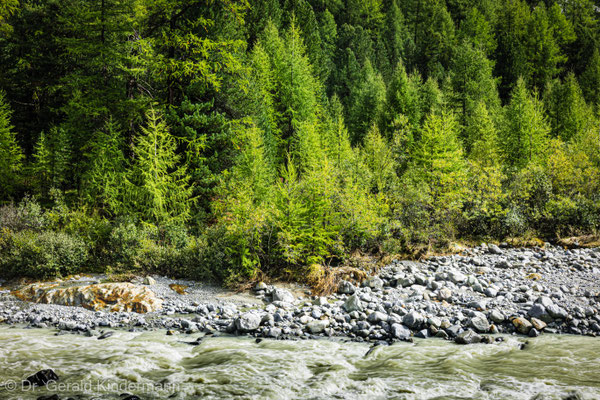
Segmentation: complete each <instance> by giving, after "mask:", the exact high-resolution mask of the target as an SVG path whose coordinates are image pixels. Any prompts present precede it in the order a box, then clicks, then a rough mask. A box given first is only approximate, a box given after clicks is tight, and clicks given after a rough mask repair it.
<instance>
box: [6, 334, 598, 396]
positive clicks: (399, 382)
mask: <svg viewBox="0 0 600 400" xmlns="http://www.w3.org/2000/svg"><path fill="white" fill-rule="evenodd" d="M55 333H56V331H55V330H50V329H23V328H18V327H8V326H2V327H0V385H2V386H3V387H2V388H0V398H1V399H37V398H38V397H40V396H44V395H52V394H58V395H59V398H60V399H66V398H68V397H69V396H70V397H72V398H81V399H92V398H96V399H100V398H102V399H104V398H105V399H115V398H119V397H118V396H119V395H120V394H124V393H129V394H134V395H137V396H139V397H140V398H142V399H165V398H169V396H172V397H170V398H174V399H194V398H203V399H229V398H244V399H263V398H269V399H288V398H301V399H323V398H334V399H335V398H337V399H378V398H381V399H384V398H392V399H533V398H535V399H539V400H541V399H563V398H565V396H568V395H569V393H571V394H572V392H573V391H575V392H576V393H577V395H579V396H580V397H573V399H579V398H583V399H598V398H600V367H599V366H600V341H599V340H598V338H591V337H584V336H574V335H542V336H540V337H537V338H525V337H519V336H512V335H503V336H499V337H502V339H503V341H501V342H496V343H494V344H491V345H490V344H475V345H469V346H460V345H456V344H454V343H452V342H449V341H444V340H439V339H428V340H419V339H415V341H414V343H405V342H398V343H394V344H393V345H391V346H383V345H382V346H377V347H375V348H374V349H373V350H372V351H371V352H369V354H367V352H368V351H369V349H370V348H371V344H367V343H355V342H347V341H343V340H330V339H322V340H297V341H289V340H288V341H283V340H261V341H259V343H257V340H256V339H254V338H249V337H235V336H220V337H204V338H203V339H202V340H201V341H200V343H199V344H198V345H190V344H186V343H184V342H186V341H188V342H189V341H191V340H192V339H196V338H197V337H198V336H199V335H173V336H168V335H166V334H165V331H163V330H157V331H150V332H137V333H136V332H125V331H116V332H115V334H114V335H113V336H111V337H109V338H107V339H104V340H98V338H97V337H85V336H82V335H73V334H66V335H59V336H56V335H55ZM200 336H201V335H200ZM526 341H527V344H526V345H525V346H523V345H524V344H525V342H526ZM46 368H51V369H53V370H54V371H55V372H56V373H57V374H58V376H59V377H60V380H59V382H57V383H54V384H51V385H49V387H48V388H43V389H39V388H38V389H36V390H35V392H32V391H30V390H22V389H21V384H20V382H21V381H22V380H23V379H24V378H25V377H27V376H28V375H30V374H33V373H35V372H37V371H39V370H42V369H46ZM15 385H16V386H17V387H16V388H15V387H14V386H15ZM536 396H537V397H536Z"/></svg>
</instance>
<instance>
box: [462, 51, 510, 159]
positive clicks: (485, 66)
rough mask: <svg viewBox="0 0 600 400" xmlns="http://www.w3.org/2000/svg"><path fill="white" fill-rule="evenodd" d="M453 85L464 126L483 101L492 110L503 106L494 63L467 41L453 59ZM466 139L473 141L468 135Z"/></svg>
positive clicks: (468, 148)
mask: <svg viewBox="0 0 600 400" xmlns="http://www.w3.org/2000/svg"><path fill="white" fill-rule="evenodd" d="M451 85H452V97H453V101H454V103H455V104H454V105H455V107H456V110H457V114H458V115H459V116H460V122H461V123H462V125H463V126H466V125H467V123H466V120H467V119H468V118H470V117H471V115H472V114H473V112H474V108H475V107H476V106H477V105H478V104H479V103H484V104H485V106H486V108H487V110H488V111H490V112H495V111H496V110H497V109H498V107H499V106H500V101H499V98H498V94H497V89H496V81H495V79H494V77H493V76H492V64H491V63H490V62H489V60H488V59H487V58H486V56H485V53H484V52H483V51H482V50H480V49H477V48H476V47H473V46H472V45H471V44H470V43H468V42H463V44H462V45H461V46H459V47H458V48H456V52H455V55H454V57H453V59H452V67H451ZM465 141H466V142H467V143H468V142H472V140H471V139H467V138H465ZM467 151H470V146H467Z"/></svg>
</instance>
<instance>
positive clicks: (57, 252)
mask: <svg viewBox="0 0 600 400" xmlns="http://www.w3.org/2000/svg"><path fill="white" fill-rule="evenodd" d="M87 262H88V249H87V246H86V244H85V243H84V242H83V240H81V239H80V238H78V237H76V236H71V235H68V234H66V233H61V232H34V231H20V232H12V231H10V230H8V229H6V228H4V229H3V230H2V231H1V232H0V274H1V275H2V276H3V277H5V278H14V277H22V276H27V277H31V278H42V279H43V278H51V277H55V276H65V275H70V274H74V273H79V272H81V271H83V269H84V268H85V267H86V265H87Z"/></svg>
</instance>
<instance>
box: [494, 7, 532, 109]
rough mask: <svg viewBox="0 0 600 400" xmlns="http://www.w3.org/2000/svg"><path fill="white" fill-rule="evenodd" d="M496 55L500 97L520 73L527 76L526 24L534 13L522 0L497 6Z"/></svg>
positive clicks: (521, 75) (507, 93) (503, 97)
mask: <svg viewBox="0 0 600 400" xmlns="http://www.w3.org/2000/svg"><path fill="white" fill-rule="evenodd" d="M498 11H499V13H498V17H497V20H496V26H495V34H496V38H497V41H498V47H497V48H496V53H495V57H494V59H496V60H499V61H500V62H498V63H497V64H496V66H495V69H496V75H498V76H499V77H500V87H499V89H500V97H501V98H502V99H506V98H508V97H509V94H510V92H511V91H512V89H513V87H514V86H515V84H516V82H517V80H518V79H519V78H520V77H524V76H527V46H526V43H527V27H528V26H529V24H530V22H529V21H530V19H531V13H530V12H529V7H528V6H527V4H526V3H525V1H523V0H503V1H502V5H501V6H500V7H499V8H498Z"/></svg>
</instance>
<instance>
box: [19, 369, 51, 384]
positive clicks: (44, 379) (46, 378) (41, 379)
mask: <svg viewBox="0 0 600 400" xmlns="http://www.w3.org/2000/svg"><path fill="white" fill-rule="evenodd" d="M58 379H59V378H58V375H56V373H55V372H54V371H53V370H51V369H43V370H41V371H39V372H36V373H35V374H33V375H31V376H29V377H27V378H26V379H25V380H24V381H23V385H25V386H29V385H31V386H46V385H47V384H48V383H50V382H56V381H58Z"/></svg>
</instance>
